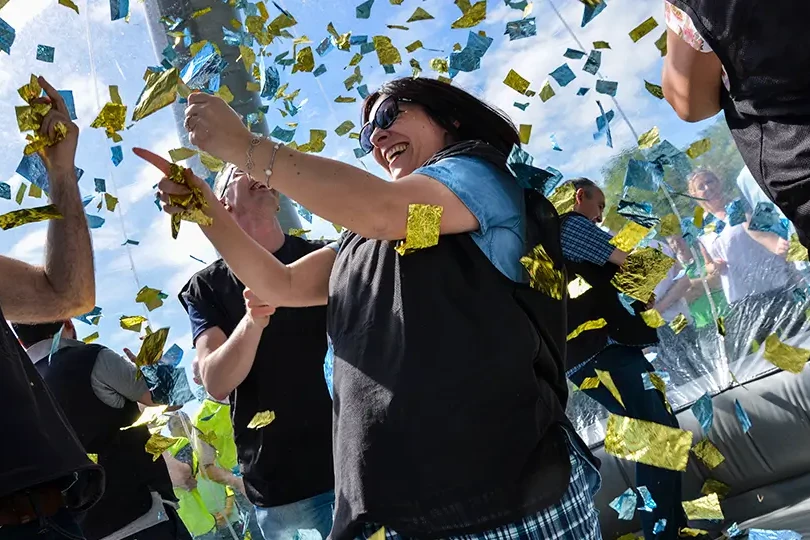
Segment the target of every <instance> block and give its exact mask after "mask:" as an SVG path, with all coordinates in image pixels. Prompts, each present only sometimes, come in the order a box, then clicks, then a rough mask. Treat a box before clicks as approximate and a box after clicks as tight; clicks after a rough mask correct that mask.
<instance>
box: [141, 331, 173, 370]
mask: <svg viewBox="0 0 810 540" xmlns="http://www.w3.org/2000/svg"><path fill="white" fill-rule="evenodd" d="M168 335H169V329H168V328H161V329H160V330H157V331H156V332H152V333H151V334H149V335H148V336H146V337H145V338H143V342H142V343H141V350H140V351H138V356H137V357H136V359H135V365H137V366H138V367H143V366H151V365H153V364H156V363H157V362H158V361H159V360H160V359H161V357H162V356H163V347H164V346H165V345H166V338H167V337H168Z"/></svg>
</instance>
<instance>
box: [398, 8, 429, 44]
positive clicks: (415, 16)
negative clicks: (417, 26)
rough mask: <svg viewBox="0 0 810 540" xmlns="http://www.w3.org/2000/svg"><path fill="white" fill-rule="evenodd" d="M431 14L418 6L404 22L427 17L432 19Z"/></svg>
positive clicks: (423, 19)
mask: <svg viewBox="0 0 810 540" xmlns="http://www.w3.org/2000/svg"><path fill="white" fill-rule="evenodd" d="M433 18H434V17H433V15H431V14H430V13H428V12H427V11H425V10H424V9H422V8H420V7H418V8H416V11H414V12H413V15H411V16H410V17H408V20H407V21H405V22H406V23H412V22H416V21H427V20H429V19H433ZM411 52H412V51H411Z"/></svg>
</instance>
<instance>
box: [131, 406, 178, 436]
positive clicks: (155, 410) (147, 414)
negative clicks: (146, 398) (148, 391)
mask: <svg viewBox="0 0 810 540" xmlns="http://www.w3.org/2000/svg"><path fill="white" fill-rule="evenodd" d="M167 407H168V405H156V406H154V407H146V408H144V410H142V411H141V415H140V416H139V417H138V419H137V420H135V421H134V422H133V423H132V424H130V425H128V426H126V427H122V428H121V431H124V430H127V429H129V428H134V427H138V426H145V425H147V424H152V425H156V426H164V425H166V424H167V423H168V422H169V418H168V417H166V416H163V413H165V412H166V408H167Z"/></svg>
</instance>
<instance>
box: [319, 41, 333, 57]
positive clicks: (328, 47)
mask: <svg viewBox="0 0 810 540" xmlns="http://www.w3.org/2000/svg"><path fill="white" fill-rule="evenodd" d="M334 48H335V46H334V45H332V40H331V39H330V38H328V37H326V38H323V41H321V42H320V43H319V44H318V46H317V47H316V48H315V52H316V53H318V56H325V55H327V54H329V53H330V52H332V49H334Z"/></svg>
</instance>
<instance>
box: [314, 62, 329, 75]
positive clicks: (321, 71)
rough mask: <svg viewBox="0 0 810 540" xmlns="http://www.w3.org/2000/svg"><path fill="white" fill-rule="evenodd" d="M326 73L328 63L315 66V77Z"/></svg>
mask: <svg viewBox="0 0 810 540" xmlns="http://www.w3.org/2000/svg"><path fill="white" fill-rule="evenodd" d="M324 73H326V64H321V65H320V66H318V67H316V68H315V71H313V72H312V74H313V75H314V76H315V77H320V76H321V75H323V74H324Z"/></svg>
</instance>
